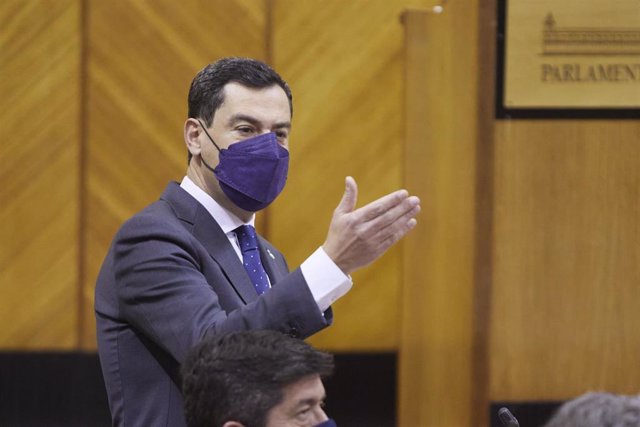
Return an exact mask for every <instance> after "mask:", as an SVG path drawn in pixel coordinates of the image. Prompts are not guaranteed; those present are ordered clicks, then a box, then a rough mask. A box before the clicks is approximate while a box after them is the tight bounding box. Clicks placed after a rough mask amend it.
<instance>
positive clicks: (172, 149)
mask: <svg viewBox="0 0 640 427" xmlns="http://www.w3.org/2000/svg"><path fill="white" fill-rule="evenodd" d="M265 16H266V13H265V2H264V1H262V0H234V1H224V0H218V1H207V2H204V1H196V0H188V1H182V2H179V3H176V2H173V1H168V0H167V1H127V2H125V1H122V2H115V3H113V2H103V1H97V0H89V1H88V22H87V25H88V27H87V28H88V46H87V51H88V59H89V63H88V74H89V76H88V78H89V82H88V99H87V114H88V123H87V209H86V215H87V217H86V230H85V233H86V234H85V242H86V257H85V267H86V275H85V278H84V297H85V322H86V325H85V328H84V332H83V345H84V346H85V347H87V348H93V347H95V325H94V315H93V292H94V286H95V278H96V276H97V273H98V270H99V268H100V264H101V263H102V260H103V258H104V256H105V254H106V252H107V248H108V245H109V243H110V241H111V239H112V238H113V235H114V233H115V231H116V230H117V228H118V227H119V226H120V225H121V224H122V222H124V221H125V220H126V219H127V218H128V217H130V216H131V215H132V214H133V213H135V212H136V211H137V210H139V209H141V208H142V207H143V206H145V205H147V204H148V203H150V202H152V201H154V200H156V199H157V198H158V197H159V196H160V193H161V192H162V190H163V189H164V187H165V186H166V184H167V183H168V181H169V180H170V179H174V180H178V181H179V180H181V179H182V177H183V176H184V174H185V172H186V165H187V160H186V159H187V150H186V148H185V146H184V142H183V136H182V126H183V123H184V120H185V119H186V115H187V101H186V100H187V94H188V90H189V85H190V83H191V79H192V78H193V76H194V75H195V74H196V73H197V72H198V71H199V70H200V69H201V68H202V67H204V66H205V65H206V64H208V63H210V62H213V61H215V60H216V59H219V58H221V57H224V56H250V57H254V58H257V59H265V45H266V43H265V39H264V34H265V21H266V18H265Z"/></svg>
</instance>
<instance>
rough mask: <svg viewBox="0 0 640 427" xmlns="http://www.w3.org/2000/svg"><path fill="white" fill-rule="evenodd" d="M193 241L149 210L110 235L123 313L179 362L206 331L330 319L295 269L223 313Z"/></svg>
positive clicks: (309, 324) (305, 332)
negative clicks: (113, 245) (246, 302)
mask: <svg viewBox="0 0 640 427" xmlns="http://www.w3.org/2000/svg"><path fill="white" fill-rule="evenodd" d="M197 245H198V242H197V241H196V240H195V238H194V237H193V236H191V235H190V234H189V233H187V232H186V231H185V230H184V228H182V227H181V226H180V225H179V224H172V223H166V222H163V221H160V220H158V219H157V218H155V217H152V216H138V217H134V219H132V220H130V221H129V222H127V223H126V224H125V225H124V226H123V228H122V229H121V230H120V232H119V233H118V235H117V237H116V242H115V254H114V274H115V281H116V286H117V293H118V300H119V304H120V312H121V315H122V316H123V317H124V318H125V319H126V320H127V321H128V322H129V323H130V324H131V325H133V327H134V328H135V329H137V330H138V331H139V332H141V333H142V334H144V335H145V336H146V337H147V338H149V339H150V340H152V341H153V342H154V343H156V344H157V345H159V346H160V347H161V348H163V349H164V350H165V351H166V352H168V353H169V354H171V355H172V356H173V358H174V359H175V360H177V361H178V362H182V361H183V360H184V357H185V356H186V353H187V352H188V350H189V349H190V348H191V347H193V346H194V345H195V344H197V343H198V342H199V341H200V340H201V339H202V338H203V337H204V336H205V335H208V334H218V333H224V332H230V331H236V330H248V329H273V330H279V331H282V332H284V333H288V334H290V335H294V336H299V337H302V338H304V337H307V336H309V335H311V334H313V333H315V332H317V331H318V330H320V329H322V328H324V327H326V326H328V324H329V323H330V322H331V318H330V316H329V318H328V319H327V318H325V317H324V316H323V315H322V313H320V312H319V310H318V307H317V305H316V303H315V301H314V299H313V296H312V295H311V292H310V291H309V288H308V286H307V285H306V282H305V281H304V277H303V275H302V273H301V271H300V270H299V269H298V270H295V271H294V272H292V273H289V274H288V275H286V276H285V277H284V278H282V279H281V280H279V281H278V282H277V284H276V286H274V287H273V288H272V289H271V290H270V291H269V292H266V293H265V294H263V295H262V296H260V297H258V298H257V299H256V300H255V301H252V302H250V303H249V304H247V305H240V306H239V307H237V308H236V309H234V310H230V311H229V312H225V310H223V308H222V307H221V305H220V301H219V297H218V295H217V294H216V292H215V291H214V287H212V285H213V284H209V283H207V280H206V278H205V276H204V275H203V273H202V263H203V262H205V260H203V259H201V257H203V256H205V255H206V256H208V254H206V253H203V252H202V251H198V250H196V246H197ZM220 280H222V281H224V280H226V279H225V278H224V277H223V276H222V275H221V278H220ZM216 285H217V286H224V283H222V284H216ZM228 286H231V285H230V284H228Z"/></svg>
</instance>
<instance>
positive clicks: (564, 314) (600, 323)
mask: <svg viewBox="0 0 640 427" xmlns="http://www.w3.org/2000/svg"><path fill="white" fill-rule="evenodd" d="M639 132H640V123H639V122H638V121H636V120H634V121H614V120H607V121H602V120H592V121H587V120H584V121H578V120H573V121H569V120H562V121H549V120H547V121H526V120H519V121H500V122H497V123H496V139H495V150H496V153H495V220H494V222H495V248H494V258H495V263H494V283H493V287H494V291H493V302H492V307H493V309H492V322H491V337H492V339H491V345H490V351H491V355H492V357H491V372H492V375H491V397H492V398H493V399H564V398H568V397H572V396H575V395H577V394H580V393H583V392H585V391H587V390H594V389H598V390H599V389H604V390H610V391H613V392H621V393H637V392H638V384H639V383H640V368H638V363H637V356H638V354H639V353H640V336H639V335H638V334H637V333H636V327H635V325H637V324H639V323H640V310H638V305H637V302H638V301H639V300H640V286H638V283H640V247H639V246H638V242H639V241H640V145H638V134H639Z"/></svg>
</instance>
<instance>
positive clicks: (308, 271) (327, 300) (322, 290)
mask: <svg viewBox="0 0 640 427" xmlns="http://www.w3.org/2000/svg"><path fill="white" fill-rule="evenodd" d="M300 269H301V270H302V275H303V276H304V279H305V280H306V281H307V285H308V286H309V289H310V290H311V294H312V295H313V298H314V299H315V300H316V303H317V304H318V307H319V308H320V311H322V312H324V311H325V310H326V309H328V308H329V307H330V306H331V304H333V303H334V302H335V301H336V300H337V299H338V298H340V297H341V296H343V295H344V294H346V293H347V292H349V289H351V286H353V282H352V281H351V277H350V276H347V275H346V274H344V273H343V272H342V270H340V268H339V267H338V266H337V265H336V264H335V263H334V262H333V260H332V259H331V258H329V255H327V253H326V252H325V251H324V249H322V247H319V248H318V249H317V250H316V251H315V252H314V253H313V254H311V256H310V257H309V258H307V259H306V260H305V261H304V262H303V263H302V265H301V266H300Z"/></svg>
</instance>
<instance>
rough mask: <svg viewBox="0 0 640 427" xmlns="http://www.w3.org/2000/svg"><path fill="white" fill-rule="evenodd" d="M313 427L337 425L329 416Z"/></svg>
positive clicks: (333, 426)
mask: <svg viewBox="0 0 640 427" xmlns="http://www.w3.org/2000/svg"><path fill="white" fill-rule="evenodd" d="M315 427H337V425H336V422H335V421H333V420H332V419H331V418H329V419H328V420H326V421H323V422H321V423H320V424H316V426H315Z"/></svg>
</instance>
